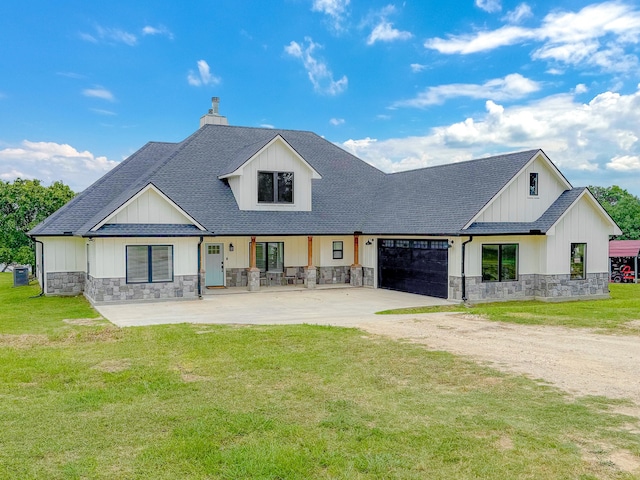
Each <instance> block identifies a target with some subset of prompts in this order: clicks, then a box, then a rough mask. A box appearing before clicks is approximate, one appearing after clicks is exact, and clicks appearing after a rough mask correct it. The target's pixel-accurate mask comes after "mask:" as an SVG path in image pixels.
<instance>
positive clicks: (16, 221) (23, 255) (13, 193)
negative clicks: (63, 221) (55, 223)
mask: <svg viewBox="0 0 640 480" xmlns="http://www.w3.org/2000/svg"><path fill="white" fill-rule="evenodd" d="M74 196H75V193H73V191H72V190H71V189H70V188H69V187H68V186H67V185H65V184H63V183H62V182H54V183H53V184H52V185H51V186H49V187H45V186H43V185H42V184H41V183H40V180H23V179H20V178H18V179H16V180H15V181H14V182H13V183H10V182H5V181H2V180H0V263H4V264H5V265H9V264H12V263H19V264H31V263H33V260H34V247H33V242H32V241H31V240H30V239H29V237H28V236H27V232H28V231H29V230H31V229H32V228H33V227H35V226H36V225H37V224H38V223H40V222H41V221H42V220H44V219H45V218H47V217H48V216H49V215H51V214H52V213H53V212H55V211H56V210H58V209H59V208H60V207H62V206H63V205H64V204H65V203H67V202H68V201H69V200H71V199H72V198H73V197H74Z"/></svg>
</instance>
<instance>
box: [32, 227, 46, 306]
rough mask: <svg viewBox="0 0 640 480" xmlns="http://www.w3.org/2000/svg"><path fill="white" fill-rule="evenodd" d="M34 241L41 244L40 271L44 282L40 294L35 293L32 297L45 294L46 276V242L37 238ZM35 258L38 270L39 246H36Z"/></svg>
mask: <svg viewBox="0 0 640 480" xmlns="http://www.w3.org/2000/svg"><path fill="white" fill-rule="evenodd" d="M33 242H34V243H39V244H40V273H41V274H42V284H41V285H40V293H39V294H38V295H35V296H33V297H31V298H38V297H42V296H43V295H44V282H45V278H44V243H42V242H41V241H40V240H36V239H35V238H34V239H33ZM34 257H35V258H34V260H35V261H36V271H37V270H38V247H37V246H36V248H35V252H34Z"/></svg>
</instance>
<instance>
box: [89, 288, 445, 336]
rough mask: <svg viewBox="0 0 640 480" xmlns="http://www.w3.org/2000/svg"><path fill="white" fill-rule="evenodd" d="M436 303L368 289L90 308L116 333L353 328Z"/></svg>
mask: <svg viewBox="0 0 640 480" xmlns="http://www.w3.org/2000/svg"><path fill="white" fill-rule="evenodd" d="M450 304H451V302H448V301H447V300H442V299H440V298H433V297H425V296H423V295H414V294H411V293H403V292H394V291H391V290H382V289H372V288H349V287H343V288H327V289H321V288H318V289H316V290H306V289H305V290H301V289H297V290H293V289H286V288H285V289H264V290H262V291H260V292H255V293H249V292H246V291H239V292H238V291H236V292H225V291H220V292H216V294H213V295H205V296H204V297H203V299H202V300H189V301H187V300H184V301H164V302H143V303H128V304H114V305H108V304H103V305H96V306H95V308H96V309H97V310H98V312H100V314H101V315H102V316H103V317H104V318H106V319H107V320H109V321H111V322H112V323H114V324H116V325H118V326H120V327H133V326H143V325H160V324H168V323H221V324H225V323H236V324H256V325H257V324H295V323H309V324H317V325H340V326H354V325H358V324H362V323H367V322H371V321H376V320H380V316H375V315H374V313H375V312H378V311H380V310H388V309H392V308H402V307H416V306H424V305H450Z"/></svg>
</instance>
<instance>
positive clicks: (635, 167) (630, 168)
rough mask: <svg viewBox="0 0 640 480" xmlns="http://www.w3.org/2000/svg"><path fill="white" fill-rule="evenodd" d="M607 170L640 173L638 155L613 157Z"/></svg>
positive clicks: (639, 158) (639, 156) (639, 157)
mask: <svg viewBox="0 0 640 480" xmlns="http://www.w3.org/2000/svg"><path fill="white" fill-rule="evenodd" d="M607 168H609V169H611V170H616V171H618V172H639V173H640V155H621V156H617V157H613V158H612V159H611V161H610V162H609V163H607Z"/></svg>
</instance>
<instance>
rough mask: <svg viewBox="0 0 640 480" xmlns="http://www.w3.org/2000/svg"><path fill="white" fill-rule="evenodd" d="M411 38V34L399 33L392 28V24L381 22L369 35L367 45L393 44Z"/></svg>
mask: <svg viewBox="0 0 640 480" xmlns="http://www.w3.org/2000/svg"><path fill="white" fill-rule="evenodd" d="M411 37H413V35H412V34H411V32H406V31H400V30H398V29H397V28H393V24H392V23H391V22H388V21H386V20H383V21H381V22H380V23H379V24H378V25H376V26H375V27H374V29H373V30H372V31H371V33H370V34H369V37H368V38H367V45H373V44H374V43H376V42H393V41H394V40H408V39H409V38H411Z"/></svg>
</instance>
